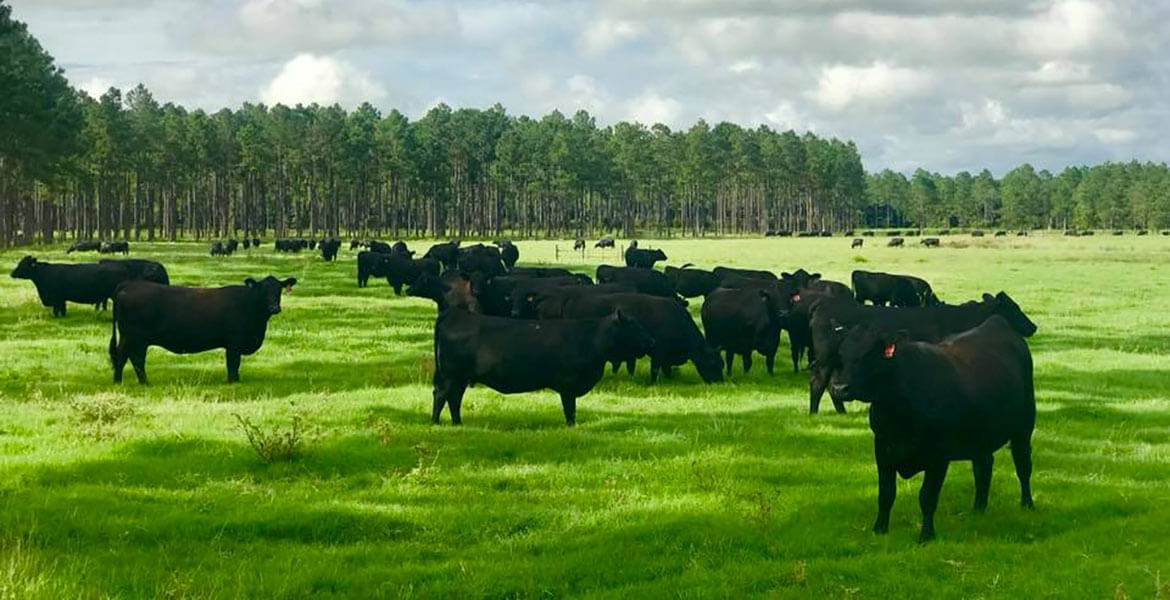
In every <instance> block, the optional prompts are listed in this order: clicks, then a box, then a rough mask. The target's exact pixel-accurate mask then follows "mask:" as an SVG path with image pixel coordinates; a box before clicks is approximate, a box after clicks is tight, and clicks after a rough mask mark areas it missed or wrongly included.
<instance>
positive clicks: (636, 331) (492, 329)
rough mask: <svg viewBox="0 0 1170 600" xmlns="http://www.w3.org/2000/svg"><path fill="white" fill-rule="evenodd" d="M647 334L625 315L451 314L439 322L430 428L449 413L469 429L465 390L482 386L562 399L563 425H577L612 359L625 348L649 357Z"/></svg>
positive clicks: (502, 390) (444, 313)
mask: <svg viewBox="0 0 1170 600" xmlns="http://www.w3.org/2000/svg"><path fill="white" fill-rule="evenodd" d="M652 344H653V340H652V339H651V338H650V336H649V335H648V334H647V333H646V331H645V330H644V329H643V328H642V327H641V326H640V325H639V324H638V323H637V322H636V321H634V320H633V319H630V318H627V317H626V316H625V315H624V314H622V313H621V312H620V311H619V312H615V313H613V314H611V315H608V316H606V317H603V318H600V319H565V320H559V321H524V320H519V319H509V318H504V317H491V316H486V315H478V314H475V313H472V312H469V311H466V310H447V311H444V312H442V313H440V314H439V318H438V319H437V320H436V321H435V377H434V404H433V406H432V409H431V422H432V423H438V422H439V417H440V416H441V415H442V414H443V407H444V406H447V407H448V409H449V410H450V412H451V422H452V423H454V424H455V425H459V424H461V423H462V422H463V418H462V415H461V413H460V408H461V407H462V405H463V394H464V392H465V391H466V390H467V386H468V385H470V384H473V383H481V384H483V385H486V386H488V387H490V388H492V389H493V390H496V391H497V392H500V393H502V394H516V393H522V392H534V391H537V390H543V389H551V390H553V391H555V392H557V393H558V394H560V396H561V408H562V410H563V411H564V414H565V422H566V423H567V424H569V425H574V424H576V422H577V398H580V397H581V396H584V395H585V394H587V393H589V391H590V390H592V389H593V386H595V385H597V382H598V381H600V380H601V376H602V374H603V373H604V372H605V362H606V357H608V356H610V355H613V354H614V353H616V352H617V351H618V349H620V348H633V349H635V350H637V351H639V352H642V353H645V352H646V350H648V349H649V347H650V346H651V345H652Z"/></svg>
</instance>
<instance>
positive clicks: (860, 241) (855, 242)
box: [849, 238, 865, 249]
mask: <svg viewBox="0 0 1170 600" xmlns="http://www.w3.org/2000/svg"><path fill="white" fill-rule="evenodd" d="M863 244H865V240H863V239H861V238H853V243H851V244H849V248H850V249H853V248H860V247H862V245H863Z"/></svg>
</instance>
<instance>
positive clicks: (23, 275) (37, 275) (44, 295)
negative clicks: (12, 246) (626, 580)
mask: <svg viewBox="0 0 1170 600" xmlns="http://www.w3.org/2000/svg"><path fill="white" fill-rule="evenodd" d="M129 262H131V261H128V260H127V261H114V260H106V261H102V262H99V263H86V264H79V265H68V264H54V263H46V262H41V261H38V260H37V259H36V258H35V257H33V256H25V257H24V258H22V259H20V262H19V263H17V265H16V268H14V269H13V270H12V273H11V275H12V278H13V279H28V280H30V281H32V282H33V285H34V286H36V289H37V297H38V298H40V300H41V305H42V306H46V307H49V308H51V309H53V316H54V317H64V316H65V314H66V310H65V303H66V302H76V303H78V304H92V305H94V306H95V307H96V308H104V307H105V305H106V301H107V300H108V299H109V298H110V297H111V296H113V294H114V290H115V288H117V286H118V284H119V283H121V282H123V281H127V280H129V279H135V278H140V277H141V278H152V279H156V280H163V281H166V279H167V275H166V270H165V269H163V270H162V272H161V273H160V272H159V271H157V270H154V269H146V268H145V267H144V266H142V265H138V266H131V265H129V264H127V263H129ZM142 262H150V261H142ZM155 264H158V263H155ZM161 266H162V265H159V267H160V268H161Z"/></svg>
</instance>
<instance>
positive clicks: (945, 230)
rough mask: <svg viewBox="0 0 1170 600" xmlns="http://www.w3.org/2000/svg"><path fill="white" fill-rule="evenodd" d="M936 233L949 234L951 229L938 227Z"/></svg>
mask: <svg viewBox="0 0 1170 600" xmlns="http://www.w3.org/2000/svg"><path fill="white" fill-rule="evenodd" d="M938 234H939V235H950V234H951V230H950V229H939V230H938Z"/></svg>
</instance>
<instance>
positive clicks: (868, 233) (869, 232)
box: [861, 230, 873, 237]
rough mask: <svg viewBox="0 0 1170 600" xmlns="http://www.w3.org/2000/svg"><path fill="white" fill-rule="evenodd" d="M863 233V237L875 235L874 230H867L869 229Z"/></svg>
mask: <svg viewBox="0 0 1170 600" xmlns="http://www.w3.org/2000/svg"><path fill="white" fill-rule="evenodd" d="M861 235H862V237H873V232H872V231H868V230H867V231H862V232H861Z"/></svg>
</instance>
